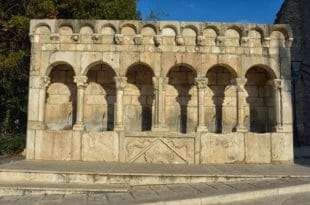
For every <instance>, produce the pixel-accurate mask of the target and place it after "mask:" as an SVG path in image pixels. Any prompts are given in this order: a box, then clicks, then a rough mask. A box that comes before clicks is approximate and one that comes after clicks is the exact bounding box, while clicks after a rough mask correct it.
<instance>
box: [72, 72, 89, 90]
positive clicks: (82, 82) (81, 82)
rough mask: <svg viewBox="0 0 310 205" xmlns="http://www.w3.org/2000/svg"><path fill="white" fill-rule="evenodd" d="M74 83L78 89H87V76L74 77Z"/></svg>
mask: <svg viewBox="0 0 310 205" xmlns="http://www.w3.org/2000/svg"><path fill="white" fill-rule="evenodd" d="M74 82H75V83H76V86H77V87H78V88H80V89H81V88H82V89H83V88H86V87H87V76H84V75H83V76H74Z"/></svg>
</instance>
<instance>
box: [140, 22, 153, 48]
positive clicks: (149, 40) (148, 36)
mask: <svg viewBox="0 0 310 205" xmlns="http://www.w3.org/2000/svg"><path fill="white" fill-rule="evenodd" d="M141 34H142V36H143V45H148V44H154V36H155V35H156V34H157V31H156V28H155V26H154V25H152V24H146V25H144V26H143V27H142V29H141Z"/></svg>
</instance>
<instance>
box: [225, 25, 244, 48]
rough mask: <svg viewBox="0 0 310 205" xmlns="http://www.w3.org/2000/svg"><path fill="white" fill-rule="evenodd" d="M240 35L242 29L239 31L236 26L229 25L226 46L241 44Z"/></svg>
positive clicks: (226, 32) (226, 33)
mask: <svg viewBox="0 0 310 205" xmlns="http://www.w3.org/2000/svg"><path fill="white" fill-rule="evenodd" d="M240 36H241V34H240V31H238V30H237V29H236V28H235V27H229V28H228V29H227V30H226V31H225V46H239V45H240Z"/></svg>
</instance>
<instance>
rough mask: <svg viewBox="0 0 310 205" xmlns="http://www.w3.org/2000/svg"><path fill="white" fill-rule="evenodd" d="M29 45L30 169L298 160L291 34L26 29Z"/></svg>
mask: <svg viewBox="0 0 310 205" xmlns="http://www.w3.org/2000/svg"><path fill="white" fill-rule="evenodd" d="M30 37H31V41H32V61H31V69H30V70H31V72H30V85H29V86H30V89H29V116H28V130H27V159H44V160H82V161H113V162H129V163H135V162H140V163H184V164H193V163H196V164H199V163H201V164H208V163H288V162H292V161H293V154H292V149H293V147H292V145H293V144H292V142H293V141H292V112H291V101H290V100H291V95H290V79H291V78H290V45H291V41H292V36H291V30H290V27H288V26H287V25H259V24H227V23H203V22H141V21H105V20H61V19H60V20H32V21H31V26H30ZM284 108H285V112H283V111H284Z"/></svg>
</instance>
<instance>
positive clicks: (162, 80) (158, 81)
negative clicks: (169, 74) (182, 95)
mask: <svg viewBox="0 0 310 205" xmlns="http://www.w3.org/2000/svg"><path fill="white" fill-rule="evenodd" d="M152 80H153V85H154V89H155V90H165V87H166V84H167V83H168V78H166V77H161V76H160V77H153V79H152Z"/></svg>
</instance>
